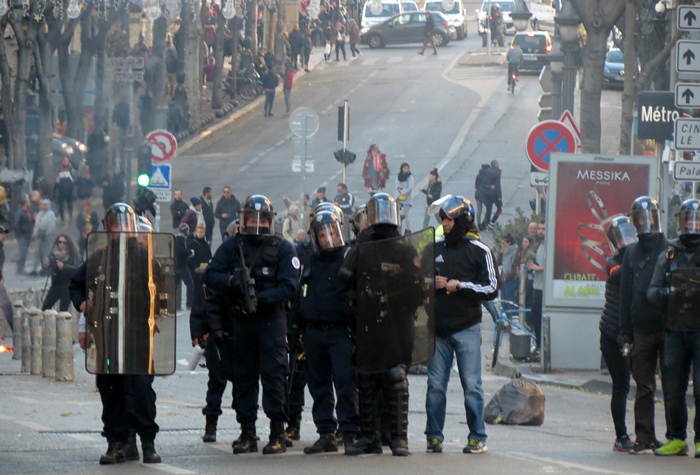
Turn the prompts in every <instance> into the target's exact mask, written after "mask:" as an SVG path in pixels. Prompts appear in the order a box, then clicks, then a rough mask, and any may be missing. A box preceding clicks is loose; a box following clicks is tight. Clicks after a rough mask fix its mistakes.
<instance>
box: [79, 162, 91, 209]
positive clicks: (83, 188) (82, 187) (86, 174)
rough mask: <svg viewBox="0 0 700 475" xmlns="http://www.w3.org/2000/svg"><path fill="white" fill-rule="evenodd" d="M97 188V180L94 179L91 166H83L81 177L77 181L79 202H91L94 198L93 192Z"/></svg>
mask: <svg viewBox="0 0 700 475" xmlns="http://www.w3.org/2000/svg"><path fill="white" fill-rule="evenodd" d="M94 188H95V180H93V179H92V175H91V173H90V166H89V165H83V167H82V168H81V169H80V176H79V177H78V178H76V179H75V194H76V196H77V197H78V200H80V201H82V200H89V199H91V198H92V190H93V189H94Z"/></svg>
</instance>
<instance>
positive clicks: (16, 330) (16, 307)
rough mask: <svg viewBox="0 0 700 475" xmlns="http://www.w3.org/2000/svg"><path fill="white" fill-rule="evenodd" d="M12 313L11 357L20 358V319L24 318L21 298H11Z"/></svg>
mask: <svg viewBox="0 0 700 475" xmlns="http://www.w3.org/2000/svg"><path fill="white" fill-rule="evenodd" d="M12 314H13V315H14V320H15V321H14V324H13V329H12V348H13V349H12V351H13V353H12V359H13V360H21V359H22V320H23V319H24V308H23V307H22V301H21V300H16V301H15V300H12Z"/></svg>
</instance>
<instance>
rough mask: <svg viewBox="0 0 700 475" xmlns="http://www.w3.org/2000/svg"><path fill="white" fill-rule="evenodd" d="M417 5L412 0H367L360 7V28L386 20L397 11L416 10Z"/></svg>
mask: <svg viewBox="0 0 700 475" xmlns="http://www.w3.org/2000/svg"><path fill="white" fill-rule="evenodd" d="M417 11H418V5H417V4H416V2H414V1H413V0H401V1H399V0H369V1H367V2H366V3H365V6H364V7H363V8H362V22H361V24H360V27H361V28H363V29H364V28H369V27H370V26H373V25H378V24H380V23H382V22H383V21H384V20H388V19H389V18H391V17H392V16H394V15H396V14H397V13H404V12H417Z"/></svg>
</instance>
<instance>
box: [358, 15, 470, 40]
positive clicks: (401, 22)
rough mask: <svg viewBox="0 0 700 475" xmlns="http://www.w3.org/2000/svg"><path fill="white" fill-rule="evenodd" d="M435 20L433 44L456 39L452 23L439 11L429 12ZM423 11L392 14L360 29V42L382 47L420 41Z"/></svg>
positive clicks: (423, 17) (423, 23)
mask: <svg viewBox="0 0 700 475" xmlns="http://www.w3.org/2000/svg"><path fill="white" fill-rule="evenodd" d="M430 13H431V14H432V15H433V19H434V21H435V35H434V37H435V44H436V45H437V46H444V45H446V44H447V43H449V42H450V41H452V40H456V39H457V31H456V30H455V28H454V26H452V23H451V22H450V21H448V20H447V18H445V17H444V16H443V15H442V13H440V12H430ZM424 25H425V12H424V11H418V12H408V13H399V14H398V15H394V16H393V17H391V18H389V19H388V20H386V21H384V22H382V23H380V24H379V25H374V26H372V27H370V28H363V29H362V36H361V38H360V42H361V43H362V44H363V45H367V46H369V47H370V48H372V49H374V48H383V47H384V46H386V45H391V44H394V45H396V44H406V43H422V42H423V26H424Z"/></svg>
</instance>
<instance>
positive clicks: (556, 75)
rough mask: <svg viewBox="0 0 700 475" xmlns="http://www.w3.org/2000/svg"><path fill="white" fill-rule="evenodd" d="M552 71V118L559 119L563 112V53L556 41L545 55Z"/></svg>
mask: <svg viewBox="0 0 700 475" xmlns="http://www.w3.org/2000/svg"><path fill="white" fill-rule="evenodd" d="M547 57H548V58H549V66H550V68H551V72H552V119H553V120H559V118H560V117H561V115H562V114H563V113H564V111H563V110H562V107H561V82H562V71H563V69H564V53H562V51H561V46H560V45H559V43H558V42H556V43H554V46H553V47H552V51H551V53H549V54H548V55H547Z"/></svg>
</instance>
